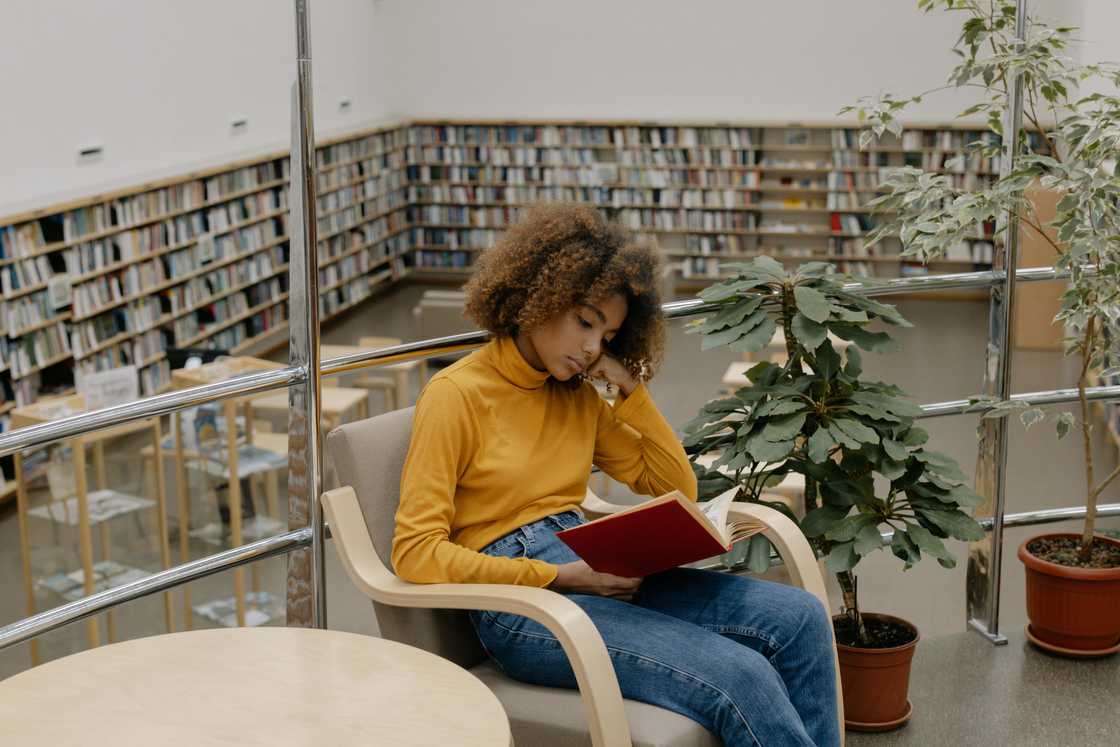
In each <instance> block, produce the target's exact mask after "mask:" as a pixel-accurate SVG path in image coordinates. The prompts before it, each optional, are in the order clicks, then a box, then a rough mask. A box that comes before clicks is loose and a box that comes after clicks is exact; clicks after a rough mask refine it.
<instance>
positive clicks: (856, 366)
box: [844, 346, 863, 379]
mask: <svg viewBox="0 0 1120 747" xmlns="http://www.w3.org/2000/svg"><path fill="white" fill-rule="evenodd" d="M846 357H847V360H848V362H847V363H846V364H844V375H845V376H850V377H851V378H853V379H858V378H859V375H860V374H861V373H863V356H861V355H860V354H859V349H858V348H855V347H851V346H849V347H848V351H847V354H846Z"/></svg>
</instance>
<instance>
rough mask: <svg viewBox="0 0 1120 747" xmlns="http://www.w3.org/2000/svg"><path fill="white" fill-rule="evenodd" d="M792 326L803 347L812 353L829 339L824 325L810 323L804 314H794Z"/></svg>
mask: <svg viewBox="0 0 1120 747" xmlns="http://www.w3.org/2000/svg"><path fill="white" fill-rule="evenodd" d="M791 326H792V328H793V334H794V336H796V337H797V339H798V341H799V342H800V343H801V345H802V347H804V348H805V349H806V350H808V351H810V352H812V351H813V350H816V349H817V348H818V347H819V346H820V344H821V343H822V342H824V340H825V338H826V337H828V330H827V329H825V327H824V325H821V324H817V323H816V322H814V321H810V320H809V319H808V318H807V317H806V316H805V315H804V314H800V313H798V314H794V316H793V324H792V325H791Z"/></svg>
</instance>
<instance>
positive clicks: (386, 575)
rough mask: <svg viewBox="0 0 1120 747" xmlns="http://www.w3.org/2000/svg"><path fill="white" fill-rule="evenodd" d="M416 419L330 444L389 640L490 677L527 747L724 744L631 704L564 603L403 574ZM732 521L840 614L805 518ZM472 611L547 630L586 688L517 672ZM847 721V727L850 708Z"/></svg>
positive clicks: (351, 528)
mask: <svg viewBox="0 0 1120 747" xmlns="http://www.w3.org/2000/svg"><path fill="white" fill-rule="evenodd" d="M412 411H413V408H408V409H405V410H396V411H393V412H389V413H385V414H383V415H378V416H376V417H374V418H370V419H369V420H365V421H361V422H356V423H347V424H346V425H343V426H341V427H340V428H337V429H336V430H334V431H332V432H331V433H330V434H329V435H328V436H327V448H326V451H327V454H328V457H329V459H330V460H331V461H332V462H333V465H334V468H335V470H336V472H337V474H338V478H339V484H340V485H341V486H342V487H339V488H336V489H334V490H330V491H327V492H326V493H324V494H323V497H322V504H323V510H324V512H325V516H326V519H327V522H328V523H329V526H330V531H331V537H332V539H333V540H334V545H335V549H336V550H337V551H338V554H339V557H340V559H341V561H342V565H343V567H344V568H345V569H346V572H347V574H348V575H349V576H350V580H351V581H352V582H353V583H354V585H355V586H357V587H358V589H359V590H361V591H362V592H363V593H364V594H366V595H367V596H368V597H369V598H370V601H371V602H372V603H373V610H374V615H375V617H376V619H377V624H378V628H379V629H380V631H381V635H382V637H384V638H387V639H389V640H393V641H398V642H400V643H405V644H408V645H411V646H416V647H417V648H422V649H425V650H427V651H431V652H433V653H435V654H438V655H439V656H442V657H444V658H446V659H450V660H451V661H453V662H455V663H457V664H459V665H460V666H462V667H463V668H465V669H468V670H469V671H470V672H471V673H472V674H474V675H475V676H477V677H478V678H479V679H481V680H482V681H483V682H484V683H485V684H486V685H487V686H488V687H489V688H490V689H491V690H492V691H493V692H494V694H495V695H496V696H497V697H498V700H500V701H501V703H502V706H503V707H504V708H505V709H506V713H507V714H508V715H509V718H510V724H511V726H512V728H513V734H514V738H515V740H516V742H517V743H518V744H531V745H534V746H537V745H540V746H541V747H560V746H563V747H570V746H571V745H588V744H590V745H594V747H624V746H625V745H631V744H633V745H638V746H640V747H655V746H658V747H660V746H662V745H664V746H666V747H668V746H669V745H672V747H718V745H719V744H720V741H719V739H717V738H716V737H715V736H714V735H713V734H711V733H710V732H709V731H707V730H706V729H704V728H703V727H702V726H700V724H698V723H696V722H695V721H693V720H691V719H689V718H686V717H684V716H681V715H679V714H677V713H673V712H671V711H668V710H665V709H662V708H658V707H656V706H653V705H650V704H648V703H641V702H638V701H632V700H624V699H623V698H622V694H621V692H620V690H619V686H618V680H617V679H616V678H615V674H614V669H613V667H612V665H611V660H610V657H609V655H608V653H607V649H606V646H604V645H603V640H602V638H601V636H600V635H599V632H598V631H597V630H596V629H595V626H594V624H593V623H592V622H591V619H590V618H589V617H588V616H587V614H586V613H585V612H584V611H583V610H582V609H580V607H579V606H578V605H576V604H575V603H574V602H572V601H571V600H570V599H568V598H567V597H565V596H564V595H562V594H559V593H557V592H554V591H549V590H547V589H539V588H533V587H524V586H513V585H504V584H413V583H409V582H406V581H404V580H402V579H400V578H397V576H395V575H394V574H393V572H392V570H391V561H390V552H391V548H392V539H393V529H394V517H395V515H396V510H397V504H398V502H399V500H400V476H401V470H402V468H403V465H404V460H405V456H406V454H407V452H408V444H409V438H410V436H411V432H412ZM624 508H626V507H625V506H617V505H613V504H610V503H607V502H605V501H603V500H602V499H600V498H599V497H598V496H596V495H595V494H594V493H592V492H591V491H590V490H588V494H587V496H586V498H585V500H584V503H583V510H584V512H585V513H586V514H587V515H588V516H589V517H597V516H603V515H607V514H610V513H614V512H616V511H619V510H622V509H624ZM732 515H738V516H741V517H744V518H746V517H751V518H754V519H757V520H759V521H761V522H763V523H765V524H766V525H767V527H768V529H767V530H766V532H765V535H766V537H767V538H768V539H769V540H770V541H771V542H772V543H773V544H774V546H775V547H776V548H777V550H778V553H779V554H780V555H781V557H782V558H783V560H784V561H785V564H786V568H787V570H788V572H789V577H790V579H791V580H792V583H794V584H797V585H798V586H801V587H802V588H805V589H806V590H808V591H810V592H811V593H813V594H815V595H816V596H817V598H818V599H820V600H821V602H822V603H824V604H825V607H826V609H827V608H828V597H827V595H826V592H825V586H824V580H823V578H822V576H821V573H820V570H819V568H818V566H817V562H816V558H815V557H814V555H813V551H812V550H811V549H810V547H809V544H808V542H807V541H806V540H805V538H804V536H803V535H802V534H801V532H800V530H799V529H798V528H797V526H796V525H795V524H794V523H793V522H791V521H790V520H789V519H787V518H786V517H784V516H783V515H782V514H780V513H779V512H777V511H774V510H772V509H769V508H766V507H765V506H758V505H753V504H734V505H733V507H732ZM467 610H496V611H500V612H508V613H513V614H518V615H524V616H526V617H529V618H531V619H533V620H536V621H537V622H539V623H541V624H542V625H544V626H546V627H547V628H548V629H549V630H550V631H552V633H553V634H555V635H556V637H557V638H558V639H559V640H560V642H561V645H562V646H563V647H564V651H565V653H566V654H567V655H568V659H569V661H570V662H571V664H572V668H573V670H574V671H575V675H576V679H577V681H578V683H579V689H578V691H577V690H567V689H563V688H552V687H542V686H538V685H530V684H525V683H522V682H518V681H516V680H513V679H511V678H509V677H507V676H505V675H504V674H503V673H502V672H501V670H499V669H498V668H497V666H496V665H495V664H493V663H492V662H490V661H489V659H488V657H487V655H486V653H485V651H484V650H483V649H482V646H481V644H480V643H479V641H478V638H477V636H476V634H475V632H474V629H473V627H472V626H471V623H470V620H469V619H468V618H467V612H466V611H467ZM837 683H839V666H838V665H837ZM837 694H838V695H839V690H838V693H837ZM581 703H582V708H581V707H580V705H581ZM839 714H840V716H841V722H842V714H843V704H842V703H841V704H840V708H839Z"/></svg>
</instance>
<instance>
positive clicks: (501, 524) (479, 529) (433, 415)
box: [392, 205, 839, 747]
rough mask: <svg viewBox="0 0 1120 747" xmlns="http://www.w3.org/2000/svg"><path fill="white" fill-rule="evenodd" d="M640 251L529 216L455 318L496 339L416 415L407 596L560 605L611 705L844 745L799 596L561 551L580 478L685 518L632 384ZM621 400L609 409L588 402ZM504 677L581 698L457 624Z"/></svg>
mask: <svg viewBox="0 0 1120 747" xmlns="http://www.w3.org/2000/svg"><path fill="white" fill-rule="evenodd" d="M658 271H659V263H658V259H657V255H656V253H655V251H654V250H652V249H650V248H648V247H644V246H638V245H634V244H631V243H629V242H628V241H627V239H626V237H625V235H624V234H623V233H622V232H621V231H620V230H619V229H617V228H616V227H613V226H611V225H609V224H607V223H605V222H604V221H603V220H602V218H601V217H600V216H599V213H598V212H597V211H596V210H595V209H594V208H591V207H585V206H579V205H552V206H547V207H539V208H537V209H535V210H534V211H533V212H531V213H530V214H529V215H528V217H526V219H525V220H523V221H522V222H521V223H519V224H518V225H516V226H513V227H512V228H511V229H510V230H509V231H508V232H507V233H506V234H505V236H504V238H503V240H502V241H501V242H500V243H499V244H498V245H497V246H496V247H495V248H493V249H491V250H489V251H487V252H486V253H484V254H483V255H482V257H481V260H480V262H479V268H478V271H477V273H476V274H475V275H474V277H473V278H472V279H471V281H470V282H469V283H468V285H467V309H466V310H467V314H468V315H469V316H470V317H472V318H473V319H474V321H475V322H477V323H478V325H479V326H480V327H482V328H485V329H487V330H489V331H490V332H491V333H492V335H493V339H492V340H491V342H489V343H488V344H487V345H486V346H485V347H483V348H481V349H480V350H477V351H475V352H474V353H472V354H471V355H469V356H467V357H466V358H464V359H462V360H460V361H458V362H456V363H455V364H454V365H452V366H450V367H449V368H447V369H445V370H443V371H441V372H440V373H438V374H437V375H436V376H434V377H433V378H432V380H431V382H430V383H429V384H428V386H427V387H426V388H425V389H424V391H423V393H422V395H421V397H420V399H419V400H418V402H417V405H416V412H415V415H414V423H413V432H412V441H411V444H410V447H409V453H408V457H407V459H406V461H405V465H404V473H403V476H402V479H401V503H400V508H399V510H398V512H397V518H396V522H397V523H396V532H395V535H394V539H393V555H392V560H393V565H394V567H395V569H396V572H397V574H398V575H399V576H400V577H402V578H404V579H406V580H408V581H412V582H415V583H440V582H456V583H500V584H525V585H530V586H539V587H547V588H549V589H553V590H555V591H558V592H560V593H562V594H565V595H567V596H568V597H569V598H571V599H572V600H573V601H574V602H576V604H578V605H579V606H580V607H582V608H583V609H584V610H585V611H586V612H587V614H588V615H589V616H590V617H591V619H592V620H593V621H594V623H595V625H596V627H597V628H598V630H599V632H600V634H601V635H602V637H603V640H604V642H605V643H606V646H607V650H608V651H609V653H610V656H611V660H612V662H613V664H614V667H615V671H616V673H617V675H618V681H619V685H620V686H621V689H622V694H623V696H624V697H626V698H631V699H634V700H641V701H645V702H647V703H652V704H654V705H658V706H661V707H663V708H667V709H669V710H672V711H675V712H677V713H681V714H684V715H685V716H688V717H690V718H692V719H694V720H696V721H698V722H700V723H701V724H703V725H704V726H705V727H706V728H708V729H709V730H710V731H712V732H713V733H715V734H717V735H719V736H720V738H721V739H722V740H723V742H724V744H727V745H765V746H766V747H773V746H774V745H814V744H816V745H834V744H838V743H839V732H838V725H837V723H836V700H835V698H836V695H835V682H834V679H835V678H834V670H833V663H832V661H833V660H832V638H831V630H830V625H831V623H830V621H829V619H828V616H827V614H826V612H825V610H824V609H823V607H822V606H821V604H820V603H819V602H818V601H817V599H816V598H815V597H813V596H812V595H810V594H808V593H806V592H804V591H802V590H800V589H795V588H792V587H788V586H783V585H779V584H773V583H768V582H765V581H760V580H757V579H751V578H745V577H740V576H733V575H730V574H724V573H718V572H714V571H701V570H696V569H687V568H677V569H674V570H670V571H666V572H664V573H658V574H655V575H653V576H649V577H647V578H644V579H640V578H620V577H617V576H612V575H609V574H605V573H596V572H595V571H593V570H591V568H590V567H588V566H587V564H586V563H584V562H583V561H582V560H580V559H579V558H578V557H577V556H576V555H575V554H574V553H573V552H572V551H571V550H570V549H568V547H567V546H566V545H565V544H563V542H562V541H560V540H558V539H557V538H556V536H555V534H556V532H557V531H559V530H561V529H566V528H569V527H573V526H576V525H578V524H580V523H582V522H584V521H585V519H584V517H583V515H582V514H581V512H580V508H579V507H580V503H581V502H582V500H583V497H584V495H585V492H586V489H587V481H588V477H589V475H590V472H591V466H592V464H595V465H598V466H599V467H600V468H601V469H602V470H604V471H605V472H606V473H607V474H608V475H610V476H611V477H613V478H614V479H616V480H618V481H620V482H623V483H626V484H627V485H629V486H630V488H631V489H632V490H634V491H635V492H637V493H641V494H648V495H660V494H662V493H665V492H668V491H670V490H673V489H677V490H680V491H681V492H683V493H684V494H685V495H686V496H688V497H689V498H690V499H691V500H696V478H695V476H694V475H693V473H692V469H691V467H690V465H689V462H688V458H687V457H686V456H685V453H684V450H683V449H682V448H681V445H680V443H679V441H678V440H677V437H676V435H675V434H674V433H673V430H672V428H671V427H670V426H669V424H668V423H667V422H665V419H664V418H663V417H662V415H661V413H660V412H659V411H658V409H657V407H656V405H654V403H653V400H652V399H651V398H650V394H649V391H648V390H647V389H646V386H645V383H644V381H645V380H646V379H648V378H649V377H650V376H652V374H653V373H654V371H655V370H656V368H657V365H658V364H659V363H660V359H661V356H662V351H663V346H664V334H665V331H664V323H663V319H662V316H661V311H660V300H659V298H658V294H657V290H656V284H657V278H658ZM591 379H599V380H602V381H605V382H606V383H607V387H608V389H612V390H613V389H615V388H617V397H618V402H617V403H616V404H615V405H614V406H613V407H612V406H610V405H608V404H607V403H606V402H605V401H604V400H603V399H602V398H601V397H600V396H599V394H598V392H597V391H596V389H595V387H594V386H593V385H592V384H591V383H590V380H591ZM471 620H472V622H473V623H474V626H475V629H476V631H477V632H478V636H479V639H480V640H481V641H482V644H483V646H484V647H485V648H486V650H487V651H488V652H489V654H490V655H491V656H492V657H493V658H494V660H495V661H496V662H497V663H498V665H499V666H500V667H501V668H502V669H503V670H504V671H505V672H506V673H507V674H509V675H510V676H511V677H514V678H515V679H518V680H522V681H525V682H532V683H537V684H542V685H549V686H554V687H568V688H575V687H576V681H575V676H574V674H573V672H572V669H571V667H570V666H569V664H568V661H567V658H566V656H565V655H564V652H563V650H562V648H561V646H560V644H559V642H558V641H557V640H556V638H555V637H554V636H553V635H552V634H551V633H550V632H549V631H548V630H547V629H546V628H545V627H544V626H542V625H540V624H538V623H535V622H533V621H531V620H529V619H527V618H524V617H520V616H517V615H511V614H504V613H503V614H499V613H494V612H474V613H471Z"/></svg>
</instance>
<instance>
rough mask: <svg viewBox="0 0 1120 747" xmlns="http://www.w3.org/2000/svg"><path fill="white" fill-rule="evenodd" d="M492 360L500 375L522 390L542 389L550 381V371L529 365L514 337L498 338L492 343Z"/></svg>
mask: <svg viewBox="0 0 1120 747" xmlns="http://www.w3.org/2000/svg"><path fill="white" fill-rule="evenodd" d="M490 345H491V354H490V359H491V360H492V361H493V363H494V367H495V368H497V369H498V373H500V374H501V375H502V377H503V378H505V379H507V380H509V381H510V383H512V384H513V385H514V386H518V387H520V388H522V389H540V388H541V387H542V386H544V383H545V382H546V381H548V378H549V376H550V375H551V374H549V373H548V371H538V370H537V369H535V368H533V367H532V366H530V365H529V362H528V361H526V360H525V357H524V356H523V355H521V351H520V350H518V349H517V343H516V342H514V340H513V338H512V337H498V338H496V339H494V340H493V341H491V343H490Z"/></svg>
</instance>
